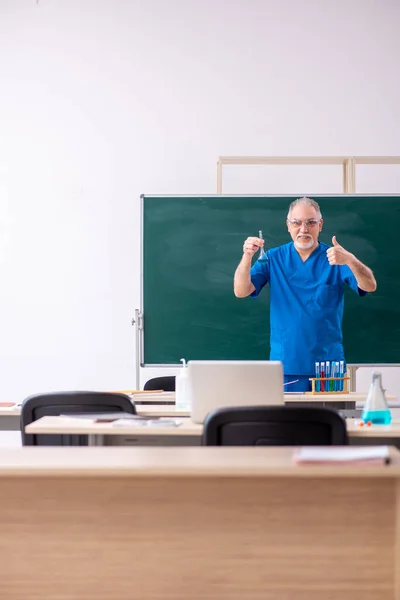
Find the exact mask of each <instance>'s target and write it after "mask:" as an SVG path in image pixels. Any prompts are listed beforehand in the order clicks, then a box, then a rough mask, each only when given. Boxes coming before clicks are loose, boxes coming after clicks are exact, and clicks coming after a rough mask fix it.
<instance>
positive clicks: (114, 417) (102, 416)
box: [60, 411, 160, 423]
mask: <svg viewBox="0 0 400 600" xmlns="http://www.w3.org/2000/svg"><path fill="white" fill-rule="evenodd" d="M60 417H65V418H66V419H87V420H89V421H94V423H113V422H114V421H121V420H124V421H130V423H132V421H146V420H147V421H148V420H149V417H145V416H142V415H134V414H132V413H127V412H122V411H120V412H104V413H76V414H68V413H67V414H62V415H60ZM159 418H160V417H151V419H152V420H154V421H156V420H158V419H159Z"/></svg>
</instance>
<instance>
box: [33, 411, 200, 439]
mask: <svg viewBox="0 0 400 600" xmlns="http://www.w3.org/2000/svg"><path fill="white" fill-rule="evenodd" d="M177 420H178V421H179V422H180V425H178V426H176V427H174V426H169V427H165V426H161V427H160V426H159V425H153V426H151V425H146V426H141V425H138V424H137V422H136V423H135V422H134V421H132V424H130V425H127V426H123V427H119V426H116V425H114V424H113V423H93V421H91V420H90V419H79V418H71V417H64V416H63V417H42V418H41V419H38V420H37V421H34V422H33V423H30V424H29V425H27V426H26V427H25V431H26V433H54V434H71V435H72V434H83V435H132V434H133V433H134V434H135V435H145V436H148V435H156V436H164V435H167V436H183V435H184V436H191V435H194V436H201V435H202V433H203V425H199V424H197V423H193V421H192V420H191V419H190V418H189V417H182V418H179V419H177Z"/></svg>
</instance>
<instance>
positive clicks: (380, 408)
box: [361, 372, 392, 425]
mask: <svg viewBox="0 0 400 600" xmlns="http://www.w3.org/2000/svg"><path fill="white" fill-rule="evenodd" d="M361 418H362V420H363V421H364V422H365V423H367V422H368V421H369V422H371V423H373V424H374V425H389V423H390V422H391V421H392V415H391V414H390V410H389V407H388V403H387V400H386V396H385V390H384V389H383V387H382V380H381V374H380V373H375V372H374V373H372V383H371V385H370V388H369V392H368V396H367V400H366V402H365V406H364V410H363V413H362V415H361Z"/></svg>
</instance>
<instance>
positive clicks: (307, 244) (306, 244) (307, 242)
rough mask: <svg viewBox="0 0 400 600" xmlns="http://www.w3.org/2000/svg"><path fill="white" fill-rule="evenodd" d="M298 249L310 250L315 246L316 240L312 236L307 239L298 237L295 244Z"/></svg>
mask: <svg viewBox="0 0 400 600" xmlns="http://www.w3.org/2000/svg"><path fill="white" fill-rule="evenodd" d="M294 245H295V246H296V248H298V249H299V250H309V249H310V248H312V247H313V245H314V240H313V238H312V237H311V235H307V236H306V237H299V236H298V237H297V238H296V241H295V243H294Z"/></svg>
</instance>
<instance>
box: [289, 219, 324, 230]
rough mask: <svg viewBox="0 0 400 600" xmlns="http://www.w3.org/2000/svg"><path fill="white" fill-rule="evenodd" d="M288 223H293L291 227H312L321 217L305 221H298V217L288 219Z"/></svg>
mask: <svg viewBox="0 0 400 600" xmlns="http://www.w3.org/2000/svg"><path fill="white" fill-rule="evenodd" d="M287 221H288V223H290V224H291V225H293V227H298V228H299V229H300V228H301V227H302V226H303V225H305V226H306V227H307V229H312V228H313V227H315V226H316V225H318V223H319V222H320V221H321V219H318V220H317V219H307V220H306V221H299V220H298V219H288V220H287Z"/></svg>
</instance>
